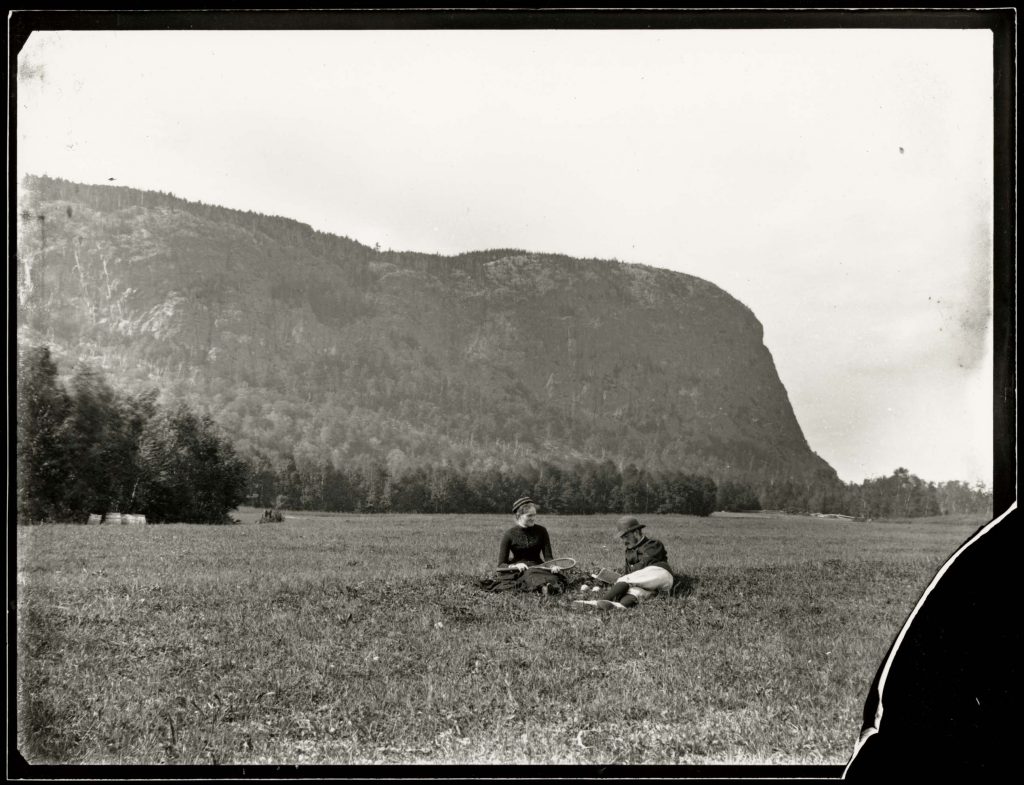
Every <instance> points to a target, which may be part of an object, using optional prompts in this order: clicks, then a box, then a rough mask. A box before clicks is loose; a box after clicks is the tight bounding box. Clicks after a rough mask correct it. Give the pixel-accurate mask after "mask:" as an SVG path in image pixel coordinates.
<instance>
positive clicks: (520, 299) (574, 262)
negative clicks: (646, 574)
mask: <svg viewBox="0 0 1024 785" xmlns="http://www.w3.org/2000/svg"><path fill="white" fill-rule="evenodd" d="M17 228H18V258H17V270H18V281H17V283H18V292H17V295H18V317H19V322H18V341H19V344H21V345H35V344H40V343H46V344H48V345H50V346H51V348H52V350H53V354H54V357H55V358H56V359H58V361H59V362H60V363H61V367H62V370H64V371H65V372H67V371H70V369H71V367H72V366H73V365H74V363H75V362H77V361H85V362H87V363H89V364H91V365H94V366H96V367H99V368H102V369H104V370H105V372H106V373H107V375H108V378H110V379H111V380H112V381H114V382H115V383H116V384H119V385H121V386H123V387H127V388H129V389H134V388H140V387H143V388H145V387H156V388H157V389H159V391H160V393H161V396H162V397H163V398H164V399H166V400H168V401H170V400H177V399H182V400H187V401H189V402H191V403H192V404H194V405H195V406H197V407H198V408H199V409H200V410H201V411H204V412H208V413H210V414H211V415H212V416H213V417H214V419H215V420H216V421H217V422H218V423H220V424H221V425H222V426H223V427H224V428H225V429H226V431H227V432H228V433H229V434H230V435H231V436H232V438H233V439H234V440H235V442H236V444H237V445H238V447H239V449H240V451H241V452H242V453H243V454H245V453H254V452H260V453H263V454H266V455H268V456H273V457H274V458H275V459H278V460H279V459H282V458H285V457H289V456H294V457H295V459H296V460H297V461H314V460H315V461H321V462H322V461H326V460H330V461H333V462H334V463H335V465H339V466H340V465H343V464H345V463H346V462H351V461H356V460H361V459H365V458H366V457H376V458H379V459H383V460H387V462H388V465H389V466H392V467H394V466H395V465H403V464H405V465H414V464H428V463H430V464H436V463H440V462H452V463H454V464H459V465H462V464H472V465H500V464H503V463H504V464H511V463H513V462H517V461H523V460H531V459H546V460H552V461H576V460H584V459H598V460H603V459H611V460H613V461H616V462H618V463H625V462H635V463H638V464H641V465H647V466H649V467H653V468H672V469H680V470H683V471H692V472H700V473H705V474H709V475H711V476H714V477H716V478H719V479H721V478H725V477H751V478H754V477H756V478H760V479H765V478H771V477H777V478H783V477H792V478H809V477H815V476H827V477H835V472H834V470H833V469H832V468H831V467H830V466H829V465H828V464H827V463H826V462H825V461H824V460H822V459H821V458H820V457H819V456H817V455H816V454H815V453H814V452H812V451H811V449H810V448H809V446H808V445H807V442H806V440H805V439H804V436H803V434H802V432H801V430H800V426H799V424H798V423H797V420H796V417H795V416H794V413H793V410H792V407H791V406H790V403H789V399H788V397H787V395H786V390H785V388H784V387H783V385H782V383H781V381H780V380H779V377H778V373H777V371H776V369H775V365H774V363H773V361H772V357H771V354H770V352H769V351H768V349H767V348H766V347H765V345H764V343H763V340H762V338H763V332H762V328H761V324H760V323H759V322H758V320H757V318H756V317H755V316H754V314H753V313H752V312H751V311H750V309H748V308H747V307H746V306H744V305H743V304H742V303H740V302H739V301H737V300H736V299H734V298H733V297H731V296H730V295H729V294H727V293H726V292H724V291H722V290H721V289H719V288H718V287H716V286H714V285H713V284H711V283H709V282H707V281H704V280H701V279H700V278H696V277H693V276H690V275H685V274H682V273H677V272H670V271H667V270H661V269H656V268H652V267H646V266H642V265H635V264H624V263H621V262H617V261H609V260H600V259H574V258H570V257H567V256H561V255H552V254H542V253H532V252H527V251H521V250H511V249H504V250H489V251H480V252H474V253H466V254H461V255H458V256H438V255H430V254H421V253H410V252H394V251H381V250H379V249H374V248H370V247H368V246H366V245H363V244H360V243H358V242H356V241H354V240H351V239H349V238H346V237H338V236H334V235H330V234H326V233H323V232H319V231H316V230H314V229H312V228H311V227H309V226H307V225H305V224H301V223H299V222H297V221H293V220H289V219H285V218H279V217H270V216H265V215H260V214H257V213H252V212H242V211H238V210H230V209H227V208H222V207H218V206H213V205H206V204H202V203H195V202H188V201H185V200H182V199H179V198H177V197H174V196H172V195H170V194H164V193H156V192H150V191H139V190H133V189H128V188H122V187H111V186H95V185H80V184H75V183H71V182H67V181H63V180H55V179H51V178H47V177H28V178H26V179H25V180H24V182H23V183H22V193H21V197H20V199H19V204H18V227H17Z"/></svg>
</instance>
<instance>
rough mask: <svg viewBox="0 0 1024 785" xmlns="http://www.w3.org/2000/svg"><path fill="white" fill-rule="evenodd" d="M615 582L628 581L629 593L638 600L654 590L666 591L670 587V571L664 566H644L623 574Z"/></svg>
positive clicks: (649, 594)
mask: <svg viewBox="0 0 1024 785" xmlns="http://www.w3.org/2000/svg"><path fill="white" fill-rule="evenodd" d="M616 582H617V583H628V584H629V594H632V595H633V596H634V597H636V598H637V599H638V600H644V599H647V598H648V597H650V596H651V595H652V594H654V592H656V591H668V590H669V589H671V588H672V573H670V572H669V571H668V570H666V569H665V568H664V567H655V566H653V565H652V566H650V567H644V568H643V569H640V570H637V571H636V572H631V573H629V574H628V575H623V576H622V577H621V578H619V580H618V581H616Z"/></svg>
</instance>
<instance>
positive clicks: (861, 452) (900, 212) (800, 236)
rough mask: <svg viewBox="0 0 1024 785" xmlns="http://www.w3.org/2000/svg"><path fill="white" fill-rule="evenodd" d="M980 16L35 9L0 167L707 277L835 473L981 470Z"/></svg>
mask: <svg viewBox="0 0 1024 785" xmlns="http://www.w3.org/2000/svg"><path fill="white" fill-rule="evenodd" d="M992 46H993V39H992V34H991V32H990V31H988V30H936V29H931V30H909V29H874V30H868V29H863V30H850V29H846V30H841V29H772V30H768V29H765V30H739V29H733V30H420V31H413V30H390V31H338V30H307V31H283V30H278V31H224V30H217V31H187V30H174V31H167V30H162V31H57V32H43V33H39V32H36V33H33V34H32V36H31V37H30V38H29V40H28V42H27V44H26V46H25V47H24V49H23V50H22V52H21V54H20V56H19V65H18V67H19V74H18V98H17V100H18V116H17V138H18V160H17V172H18V174H19V176H20V175H21V174H24V173H32V174H48V175H50V176H53V177H63V178H66V179H68V180H72V181H76V182H84V183H108V182H110V178H114V182H115V183H116V184H118V185H125V186H129V187H134V188H143V189H151V190H158V191H164V192H170V193H173V194H175V195H176V196H179V197H182V198H185V199H190V200H196V201H203V202H206V203H210V204H219V205H223V206H225V207H231V208H237V209H240V210H254V211H258V212H261V213H265V214H271V215H282V216H286V217H289V218H294V219H296V220H299V221H302V222H303V223H307V224H310V225H312V226H313V227H314V228H316V229H320V230H322V231H327V232H332V233H335V234H339V235H344V236H347V237H351V238H353V239H355V240H358V241H360V242H363V243H366V244H368V245H374V244H376V243H379V244H380V246H381V247H382V248H391V249H394V250H401V251H407V250H412V251H422V252H434V253H442V254H456V253H460V252H463V251H471V250H483V249H487V248H508V247H512V248H522V249H525V250H528V251H535V252H545V253H564V254H568V255H570V256H576V257H588V258H589V257H597V258H604V259H609V258H615V259H619V260H620V261H624V262H631V263H639V264H646V265H651V266H655V267H662V268H667V269H672V270H678V271H680V272H684V273H688V274H690V275H695V276H698V277H700V278H704V279H706V280H708V281H711V282H712V283H714V284H716V285H718V286H720V287H721V288H723V289H724V290H726V291H727V292H729V293H730V294H731V295H732V296H734V297H735V298H737V299H738V300H740V301H741V302H743V303H744V304H746V305H747V306H748V307H750V308H751V310H752V311H753V312H754V314H755V315H756V316H757V317H758V319H759V320H760V321H761V323H762V325H763V326H764V341H765V345H766V346H767V347H768V349H769V350H770V352H771V354H772V357H773V358H774V360H775V364H776V368H777V369H778V372H779V376H780V378H781V380H782V382H783V384H784V385H785V387H786V389H787V391H788V393H789V397H790V402H791V403H792V405H793V409H794V412H795V414H796V417H797V420H798V421H799V423H800V425H801V428H802V429H803V432H804V435H805V437H806V438H807V441H808V443H809V444H810V446H811V449H813V450H814V451H815V452H817V453H818V454H819V455H820V456H821V457H823V458H824V459H825V460H826V461H828V462H829V463H830V464H831V465H832V466H833V467H834V468H835V469H836V471H837V472H838V473H839V476H840V477H841V478H842V479H843V480H845V481H847V482H860V481H862V480H863V479H865V478H870V477H879V476H885V475H888V474H891V473H892V471H893V470H894V469H896V468H897V467H905V468H907V469H909V470H910V471H911V472H912V473H914V474H917V475H918V476H920V477H922V478H924V479H926V480H931V481H935V482H944V481H948V480H963V481H967V482H972V483H973V482H976V481H982V482H984V483H986V484H987V485H988V486H989V487H991V484H992V354H993V348H992V231H993V229H992V220H993V198H992V187H993V177H992V161H993V145H992V134H993V120H992V101H993V94H992Z"/></svg>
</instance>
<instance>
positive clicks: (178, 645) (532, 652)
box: [17, 510, 985, 765]
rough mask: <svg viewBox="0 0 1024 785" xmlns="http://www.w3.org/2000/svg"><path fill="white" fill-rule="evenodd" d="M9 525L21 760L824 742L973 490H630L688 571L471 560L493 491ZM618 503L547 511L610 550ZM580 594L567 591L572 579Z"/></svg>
mask: <svg viewBox="0 0 1024 785" xmlns="http://www.w3.org/2000/svg"><path fill="white" fill-rule="evenodd" d="M257 514H258V511H255V510H243V511H241V514H240V516H239V517H241V518H242V521H243V522H242V524H241V525H238V526H190V525H184V524H181V525H164V526H142V527H125V526H93V527H86V526H59V525H52V526H39V527H20V528H19V529H18V531H17V547H18V552H17V567H18V572H17V584H18V595H17V611H18V613H17V624H18V627H17V628H18V640H17V657H18V660H17V667H18V729H17V732H18V746H19V749H20V751H21V753H22V754H23V755H24V756H25V757H26V759H28V760H29V761H30V762H35V763H46V762H51V763H54V762H55V763H235V764H237V763H247V764H261V763H262V764H269V763H273V764H303V763H327V764H349V763H448V764H459V763H478V764H479V763H509V764H515V763H548V764H559V763H563V764H564V763H568V764H574V763H576V764H613V763H628V764H640V763H642V764H707V763H734V764H783V763H785V764H794V763H795V764H838V765H841V764H845V762H846V761H847V760H848V758H849V755H850V753H851V751H852V749H853V745H854V742H855V741H856V738H857V734H858V731H859V728H860V714H861V710H862V707H863V703H864V699H865V697H866V694H867V689H868V686H869V684H870V681H871V679H872V677H873V676H874V672H875V670H876V668H877V667H878V665H879V663H880V662H881V658H882V657H883V656H884V654H885V652H886V651H887V649H888V647H889V645H890V642H891V640H892V638H893V636H894V635H895V633H896V632H897V630H898V629H899V626H900V625H901V624H902V623H903V621H904V619H905V618H906V616H907V614H908V613H909V611H910V610H911V608H912V607H913V605H914V603H915V602H916V600H917V598H918V597H919V595H920V592H921V590H922V589H923V588H924V586H925V585H926V584H927V582H928V581H929V580H930V578H931V577H932V576H933V574H934V572H935V570H936V569H937V568H938V566H939V565H940V564H941V563H942V561H943V560H944V559H945V558H946V557H947V556H948V555H949V554H951V553H952V552H953V550H955V548H956V547H957V546H958V545H959V544H960V543H961V542H962V541H963V540H965V539H966V538H967V537H968V536H969V535H970V534H971V533H972V532H974V531H975V530H976V529H977V528H978V527H979V526H980V525H982V524H983V523H985V519H983V518H977V517H975V518H961V519H953V520H950V519H928V520H918V521H914V522H906V521H903V522H869V523H855V522H852V521H843V520H820V519H813V518H803V517H789V518H778V517H775V518H770V519H769V518H764V519H758V518H749V517H744V518H725V517H716V516H713V517H711V518H690V517H682V516H648V517H646V518H644V522H645V523H646V524H647V525H648V534H650V535H651V536H654V537H657V538H659V539H661V540H662V541H663V542H664V543H665V545H666V547H667V549H668V553H669V558H670V561H671V562H672V565H673V568H674V569H675V570H676V571H677V572H680V573H684V574H686V575H688V576H690V577H691V578H692V579H693V581H694V589H693V591H692V592H691V593H690V594H689V595H688V596H686V597H684V598H678V599H657V598H656V599H652V600H650V601H648V602H647V603H646V604H644V605H642V606H641V607H640V608H638V609H635V610H632V611H628V612H613V613H600V612H595V611H589V610H585V609H581V607H580V606H575V607H574V606H573V605H572V603H571V599H572V595H568V596H566V595H563V596H557V597H541V596H535V595H529V596H527V595H508V594H498V595H493V594H487V593H484V592H482V591H480V590H479V589H478V588H477V583H478V581H479V580H480V579H481V578H484V577H486V576H487V575H488V574H489V573H490V571H491V569H492V565H493V562H494V559H495V557H496V555H497V553H496V552H497V546H498V541H499V539H500V536H501V532H502V531H503V530H504V529H505V528H507V527H508V526H509V525H511V523H512V521H511V517H510V516H486V515H482V516H472V515H463V516H426V515H415V516H359V515H317V514H309V513H290V514H287V517H286V519H285V521H284V522H283V523H273V524H257V523H255V520H256V517H257ZM615 519H616V516H613V515H607V516H592V517H558V516H542V517H541V519H540V521H541V523H543V524H544V525H545V526H547V528H548V530H549V531H550V533H551V536H552V541H553V544H554V550H555V555H556V556H572V557H574V558H576V559H577V560H578V561H579V566H580V567H583V568H590V567H597V566H608V567H611V568H617V567H619V566H621V562H622V546H621V544H620V543H619V541H617V540H616V539H615V537H614V521H615ZM577 596H578V595H577Z"/></svg>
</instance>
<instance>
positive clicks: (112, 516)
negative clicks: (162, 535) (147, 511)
mask: <svg viewBox="0 0 1024 785" xmlns="http://www.w3.org/2000/svg"><path fill="white" fill-rule="evenodd" d="M99 517H100V516H99V515H90V516H89V523H99V522H100V521H99ZM94 519H95V520H94ZM103 523H117V524H120V525H121V526H144V525H145V524H146V516H145V515H136V514H134V513H121V512H108V513H104V515H103Z"/></svg>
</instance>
